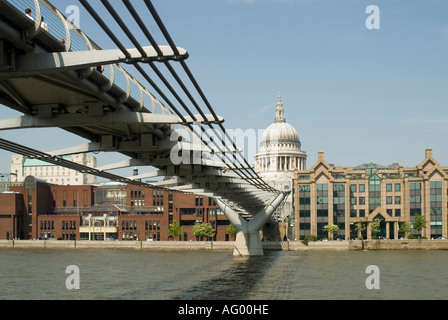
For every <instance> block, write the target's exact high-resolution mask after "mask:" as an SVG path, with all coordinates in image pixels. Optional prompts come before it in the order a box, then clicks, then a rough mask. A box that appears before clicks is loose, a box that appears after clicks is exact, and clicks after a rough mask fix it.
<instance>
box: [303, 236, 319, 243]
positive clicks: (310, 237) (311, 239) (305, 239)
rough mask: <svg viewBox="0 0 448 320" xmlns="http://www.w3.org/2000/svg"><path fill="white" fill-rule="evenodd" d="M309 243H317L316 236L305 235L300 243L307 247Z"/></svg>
mask: <svg viewBox="0 0 448 320" xmlns="http://www.w3.org/2000/svg"><path fill="white" fill-rule="evenodd" d="M310 241H313V242H314V241H317V236H316V235H315V234H307V235H306V236H305V238H304V239H303V240H302V243H303V244H304V245H306V246H307V245H308V242H310Z"/></svg>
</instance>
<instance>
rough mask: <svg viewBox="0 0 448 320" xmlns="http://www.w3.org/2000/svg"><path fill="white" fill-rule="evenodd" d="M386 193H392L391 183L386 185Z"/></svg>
mask: <svg viewBox="0 0 448 320" xmlns="http://www.w3.org/2000/svg"><path fill="white" fill-rule="evenodd" d="M386 191H388V192H389V191H392V184H391V183H388V184H386Z"/></svg>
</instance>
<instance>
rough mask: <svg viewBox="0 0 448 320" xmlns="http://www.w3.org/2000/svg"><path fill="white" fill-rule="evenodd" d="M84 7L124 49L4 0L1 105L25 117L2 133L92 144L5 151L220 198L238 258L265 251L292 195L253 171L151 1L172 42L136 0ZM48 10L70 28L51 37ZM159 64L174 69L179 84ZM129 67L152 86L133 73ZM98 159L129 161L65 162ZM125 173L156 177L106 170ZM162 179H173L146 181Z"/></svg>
mask: <svg viewBox="0 0 448 320" xmlns="http://www.w3.org/2000/svg"><path fill="white" fill-rule="evenodd" d="M80 2H81V4H82V5H83V6H84V7H85V9H86V10H87V11H88V12H89V13H90V15H91V16H92V18H93V19H94V20H95V21H96V22H97V23H98V25H99V26H100V27H101V28H102V29H103V31H104V33H105V34H106V36H108V37H109V38H110V39H111V40H112V41H113V42H114V43H115V44H116V46H117V48H118V49H111V50H101V48H100V47H99V46H98V45H97V44H96V43H95V42H94V41H93V40H92V39H90V38H89V37H88V36H87V35H86V34H84V33H83V32H82V31H81V30H80V29H79V28H77V27H76V26H75V25H73V24H72V23H71V22H70V21H68V20H67V19H66V17H65V16H64V15H63V14H62V13H61V12H59V11H58V10H57V9H56V8H55V7H54V6H53V5H51V4H50V3H49V2H48V1H47V0H35V1H34V3H35V7H34V8H32V9H34V10H33V12H35V16H34V17H33V20H32V19H29V17H27V16H25V14H24V13H23V8H21V5H22V2H21V1H18V0H10V1H0V103H1V104H3V105H5V106H7V107H9V108H12V109H14V110H16V111H18V112H20V113H21V114H23V115H22V116H20V117H16V118H12V119H3V120H0V131H1V130H20V129H25V128H26V129H30V128H31V129H38V128H61V129H63V130H66V131H68V132H70V133H73V134H75V135H78V136H80V137H82V138H84V139H87V140H88V141H90V142H89V143H87V144H83V145H79V146H72V147H67V148H65V149H63V150H53V151H52V152H48V153H43V152H41V151H37V150H34V149H30V148H27V147H25V146H21V145H18V144H15V143H13V142H10V141H7V140H3V139H0V147H1V148H3V149H5V150H8V151H11V152H14V153H19V154H22V155H24V156H26V157H30V158H38V159H40V160H43V161H47V162H50V163H55V164H58V165H62V166H66V167H68V168H71V169H74V170H78V171H82V172H88V173H90V174H93V175H97V176H101V177H105V178H108V179H111V180H114V181H122V182H126V183H132V184H139V185H144V186H148V187H152V188H163V189H168V190H172V191H175V192H188V193H195V194H202V195H206V196H211V197H215V198H217V199H219V200H218V203H219V206H220V208H221V210H222V211H223V212H224V213H225V214H226V216H227V217H228V219H229V220H230V222H231V223H232V224H233V225H234V226H235V227H236V229H237V230H238V236H237V246H236V253H237V254H238V255H258V254H262V249H261V242H260V236H259V230H260V229H261V227H262V226H263V225H264V223H265V222H266V220H267V218H269V216H270V215H271V214H272V213H273V212H274V211H275V209H276V208H277V207H278V206H279V205H280V204H281V203H282V201H283V200H284V198H285V194H284V193H282V192H280V191H278V190H275V189H274V188H272V187H271V186H269V185H268V184H267V183H266V182H264V181H263V180H262V179H261V178H260V177H259V176H258V175H257V174H256V173H255V171H254V170H253V167H252V166H251V165H249V163H248V162H247V160H246V159H245V157H244V155H243V154H242V150H240V149H239V148H238V147H237V146H236V144H235V142H234V137H232V136H230V135H229V133H228V131H227V130H226V129H225V128H224V126H223V122H224V119H223V118H222V117H220V116H218V115H217V114H216V112H215V111H214V110H213V108H212V107H211V105H210V103H209V101H208V100H207V98H206V97H205V95H204V93H203V91H202V89H201V88H200V86H199V84H198V83H197V81H196V80H195V78H194V77H193V75H192V73H191V71H190V69H189V68H188V66H187V64H186V62H185V60H186V59H188V57H189V56H188V53H187V51H186V50H185V49H183V48H180V47H177V46H176V45H175V44H174V42H173V40H172V39H171V37H170V35H169V33H168V31H167V30H166V28H165V26H164V24H163V22H162V21H161V19H160V17H159V16H158V14H157V12H156V11H155V8H154V6H153V5H152V3H151V1H149V0H145V1H144V3H145V5H146V8H147V9H148V12H149V14H148V16H152V17H153V19H154V21H155V25H157V26H158V27H159V29H160V31H161V34H163V36H164V38H165V40H166V42H167V43H168V45H165V46H161V45H158V44H157V42H156V41H155V39H154V38H153V36H152V35H151V33H150V32H149V30H148V28H147V27H146V26H145V24H144V23H143V19H142V18H141V16H140V14H141V13H139V12H137V11H136V10H135V8H134V7H133V5H132V4H131V1H127V0H124V1H123V3H124V4H125V6H126V8H127V10H128V12H120V15H119V14H118V13H117V12H116V10H115V9H114V7H113V5H112V4H110V3H109V2H108V1H107V0H103V1H101V4H102V5H103V6H104V7H103V8H102V9H101V10H100V9H96V8H93V7H92V4H89V3H88V2H87V1H85V0H80ZM92 3H93V2H92ZM101 4H99V2H96V3H95V5H101ZM104 10H106V11H107V12H108V13H109V14H110V15H111V16H112V17H113V18H114V20H115V22H116V23H117V25H118V27H119V28H120V29H121V30H122V31H123V32H124V34H125V35H126V36H127V37H128V39H126V41H128V40H129V41H131V42H132V43H133V44H134V46H135V48H131V49H127V48H125V47H124V45H123V44H122V42H121V41H120V40H119V39H117V37H116V36H115V34H114V33H113V32H112V31H111V29H109V27H108V25H107V23H105V21H104V20H103V19H102V17H100V16H99V15H98V14H97V13H96V12H103V11H104ZM43 11H45V12H46V13H45V14H46V15H47V14H50V13H51V14H54V17H53V20H51V19H47V16H46V17H45V18H46V19H45V20H46V21H54V19H56V20H57V19H59V23H60V24H59V28H60V29H61V30H57V25H56V24H54V25H51V26H50V31H46V30H44V29H43V28H42V27H41V25H40V21H41V12H43ZM126 14H127V18H125V17H124V15H126ZM55 17H56V18H55ZM126 19H132V20H133V21H134V22H135V23H136V24H137V25H138V26H139V27H140V28H141V30H139V31H140V32H141V33H142V34H143V35H144V37H143V38H145V39H146V40H147V43H145V44H141V43H140V42H138V41H137V40H136V38H135V37H134V32H131V31H130V30H129V29H128V28H127V25H126V23H125V22H124V21H127V20H126ZM145 19H147V17H145ZM145 21H146V20H145ZM56 31H59V32H58V33H55V32H56ZM52 32H53V33H52ZM61 35H65V36H64V38H62V39H60V38H59V37H60V36H61ZM75 40H76V41H75ZM79 43H81V44H79ZM173 64H177V65H179V68H180V70H181V71H180V72H179V71H176V69H175V68H174V67H173ZM159 66H161V67H165V68H166V69H167V73H168V75H169V76H170V77H171V79H168V76H166V75H164V73H163V72H161V70H160V68H159ZM129 67H132V68H133V71H134V72H135V73H137V74H138V76H139V78H140V79H144V82H145V86H144V85H143V84H142V83H141V82H140V81H138V80H137V78H136V77H134V76H132V75H131V74H130V73H129V71H128V68H129ZM165 73H166V72H165ZM158 83H160V84H158ZM161 86H163V87H164V89H163V88H161ZM177 87H179V88H180V89H175V88H177ZM147 88H151V91H154V92H155V94H152V93H151V92H150V91H149V89H147ZM192 91H194V92H195V93H194V94H192V93H191V92H192ZM156 95H158V97H159V98H156ZM194 96H199V97H200V99H201V101H198V100H197V99H195V98H194ZM182 97H186V99H185V98H182ZM201 105H202V107H201ZM204 107H205V108H204ZM203 109H204V110H203ZM90 152H95V153H97V152H117V153H121V154H123V155H125V156H127V157H128V158H129V160H126V161H123V162H120V163H113V164H109V165H105V166H103V167H101V168H88V167H85V166H80V165H75V164H73V163H70V162H69V161H66V160H64V159H63V158H62V156H63V155H69V154H76V153H90ZM124 167H152V168H155V171H154V170H153V171H151V172H148V173H146V174H141V175H138V176H132V177H128V178H125V177H119V176H116V175H113V174H110V173H108V172H107V171H110V170H114V169H118V168H124ZM154 177H165V180H164V181H160V182H159V183H152V184H147V183H143V182H142V179H145V178H154Z"/></svg>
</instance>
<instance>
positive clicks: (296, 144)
mask: <svg viewBox="0 0 448 320" xmlns="http://www.w3.org/2000/svg"><path fill="white" fill-rule="evenodd" d="M275 113H276V117H275V121H274V123H273V124H271V125H270V126H269V127H268V128H267V129H266V131H265V132H264V134H263V137H262V139H261V143H260V148H259V152H258V153H257V154H256V155H255V171H256V172H257V173H258V175H259V176H260V177H261V178H263V180H264V181H266V182H267V183H268V184H269V185H271V186H272V187H274V188H276V189H278V190H282V191H290V192H291V193H290V195H289V196H288V198H287V199H286V201H285V203H284V205H283V206H281V207H279V208H278V209H277V211H276V212H275V213H274V217H275V218H276V219H277V221H285V220H287V219H288V218H289V219H293V218H294V203H293V201H294V196H293V192H292V191H293V185H294V184H293V178H294V170H295V169H299V170H306V157H307V156H306V153H305V152H304V151H302V149H301V146H302V145H301V143H300V140H299V135H298V133H297V131H296V129H294V127H293V126H291V125H290V124H289V123H286V119H285V109H284V108H283V103H282V100H281V96H279V98H278V103H277V109H276V110H275ZM290 221H291V220H290Z"/></svg>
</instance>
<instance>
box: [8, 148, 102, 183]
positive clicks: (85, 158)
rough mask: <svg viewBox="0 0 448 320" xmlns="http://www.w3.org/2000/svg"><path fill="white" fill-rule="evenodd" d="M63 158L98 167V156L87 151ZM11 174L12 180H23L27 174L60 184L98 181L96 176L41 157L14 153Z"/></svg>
mask: <svg viewBox="0 0 448 320" xmlns="http://www.w3.org/2000/svg"><path fill="white" fill-rule="evenodd" d="M63 158H64V159H66V160H69V161H73V162H74V163H77V164H81V165H84V166H88V167H91V168H96V165H97V160H96V157H93V156H89V155H86V154H85V153H81V154H74V155H71V156H64V157H63ZM11 174H12V177H11V182H22V181H24V180H25V177H27V176H34V177H38V178H42V179H45V180H46V181H47V182H48V183H52V184H59V185H70V184H71V185H79V184H95V183H96V181H97V179H96V176H93V175H90V174H87V173H82V172H78V171H76V170H72V169H68V168H65V167H62V166H56V165H54V164H51V163H48V162H45V161H42V160H39V159H31V158H27V157H24V156H22V155H20V154H14V155H12V159H11Z"/></svg>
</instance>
